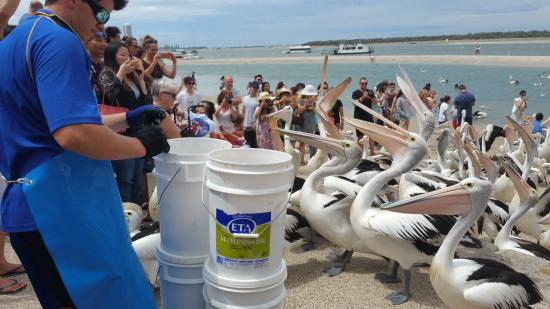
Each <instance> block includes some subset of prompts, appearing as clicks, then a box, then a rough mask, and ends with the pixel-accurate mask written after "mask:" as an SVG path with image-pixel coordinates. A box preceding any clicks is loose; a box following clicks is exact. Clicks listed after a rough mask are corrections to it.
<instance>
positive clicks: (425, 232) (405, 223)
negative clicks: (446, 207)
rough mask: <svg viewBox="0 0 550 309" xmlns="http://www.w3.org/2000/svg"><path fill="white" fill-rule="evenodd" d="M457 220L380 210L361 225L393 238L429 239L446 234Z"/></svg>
mask: <svg viewBox="0 0 550 309" xmlns="http://www.w3.org/2000/svg"><path fill="white" fill-rule="evenodd" d="M371 211H372V210H371ZM455 222H456V219H455V218H453V217H451V216H430V215H411V214H402V213H396V212H391V211H385V210H378V211H377V212H376V214H375V215H372V216H369V215H367V216H366V217H365V218H363V219H362V220H361V226H362V227H363V228H364V229H367V230H372V231H375V232H378V233H381V234H384V235H387V236H390V237H393V238H398V239H408V240H428V239H431V238H436V237H440V236H443V235H446V234H447V233H448V232H449V230H450V229H451V228H452V226H453V224H454V223H455Z"/></svg>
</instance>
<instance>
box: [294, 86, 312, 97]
mask: <svg viewBox="0 0 550 309" xmlns="http://www.w3.org/2000/svg"><path fill="white" fill-rule="evenodd" d="M298 94H301V95H311V96H315V95H317V88H315V86H313V85H306V87H305V88H304V89H302V90H300V91H299V92H298Z"/></svg>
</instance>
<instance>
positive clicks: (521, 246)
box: [495, 164, 550, 260]
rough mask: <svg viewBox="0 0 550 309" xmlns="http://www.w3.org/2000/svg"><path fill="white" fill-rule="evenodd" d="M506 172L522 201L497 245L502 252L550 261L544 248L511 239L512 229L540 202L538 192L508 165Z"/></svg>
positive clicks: (501, 232) (496, 241)
mask: <svg viewBox="0 0 550 309" xmlns="http://www.w3.org/2000/svg"><path fill="white" fill-rule="evenodd" d="M504 168H505V169H506V172H507V173H508V175H509V176H510V178H511V179H512V182H513V183H514V187H515V188H516V191H517V194H518V196H519V199H520V203H521V206H520V208H519V209H518V210H517V211H516V212H515V213H514V214H513V215H512V216H511V217H510V219H508V221H507V222H506V224H505V225H504V227H503V228H502V229H501V230H500V232H498V235H497V237H496V239H495V245H496V246H497V248H498V249H499V250H500V251H504V250H513V251H516V252H519V253H522V254H527V255H530V256H537V257H540V258H543V259H545V260H550V251H549V250H548V249H546V248H544V247H542V246H539V245H537V244H534V243H532V242H529V241H526V240H522V239H519V238H516V239H510V233H511V232H512V228H513V227H514V225H515V224H516V221H517V220H518V219H519V218H520V217H521V216H523V215H524V214H525V213H526V212H527V211H528V210H529V209H530V208H531V207H533V206H535V204H536V203H537V201H538V198H537V192H536V191H535V190H534V189H533V188H531V187H530V186H529V185H528V184H527V182H525V181H524V180H522V179H521V177H520V176H519V175H518V174H517V173H516V171H515V170H514V169H512V168H511V167H510V166H509V165H508V164H504Z"/></svg>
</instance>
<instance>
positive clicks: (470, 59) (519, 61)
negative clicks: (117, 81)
mask: <svg viewBox="0 0 550 309" xmlns="http://www.w3.org/2000/svg"><path fill="white" fill-rule="evenodd" d="M321 62H322V56H318V57H311V56H308V57H284V56H280V57H264V58H226V59H198V60H178V64H179V65H186V64H188V65H194V64H201V65H220V64H307V63H316V64H318V63H321ZM330 62H331V63H361V64H370V65H375V64H448V65H480V66H515V67H539V68H541V69H546V68H549V67H550V56H473V55H467V56H464V55H445V56H443V55H430V56H422V55H415V56H402V55H395V56H375V63H374V64H371V63H370V57H369V56H330Z"/></svg>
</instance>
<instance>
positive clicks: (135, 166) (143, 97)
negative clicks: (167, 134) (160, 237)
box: [99, 43, 151, 205]
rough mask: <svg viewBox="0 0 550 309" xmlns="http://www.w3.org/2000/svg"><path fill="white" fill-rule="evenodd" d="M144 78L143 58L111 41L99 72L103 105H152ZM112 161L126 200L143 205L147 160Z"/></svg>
mask: <svg viewBox="0 0 550 309" xmlns="http://www.w3.org/2000/svg"><path fill="white" fill-rule="evenodd" d="M143 78H144V69H143V66H142V64H141V61H139V59H135V58H132V56H130V50H129V49H128V47H126V46H125V45H123V44H121V43H111V44H109V45H108V46H107V48H106V49H105V57H104V67H103V70H102V71H101V73H100V74H99V86H100V88H101V90H102V93H103V95H102V98H101V102H102V104H105V105H110V106H117V107H124V108H127V109H129V110H133V109H136V108H138V107H140V106H143V105H145V104H150V103H151V96H150V95H149V92H148V89H147V87H146V85H145V81H144V79H143ZM123 134H124V135H126V136H134V134H135V132H134V130H132V129H128V130H127V131H126V132H124V133H123ZM112 164H113V170H114V172H115V174H116V179H117V185H118V189H119V191H120V197H121V199H122V201H123V202H132V203H136V204H138V205H139V204H141V203H140V201H139V186H138V179H139V177H140V175H141V174H142V170H143V159H142V158H137V159H126V160H115V161H112Z"/></svg>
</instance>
